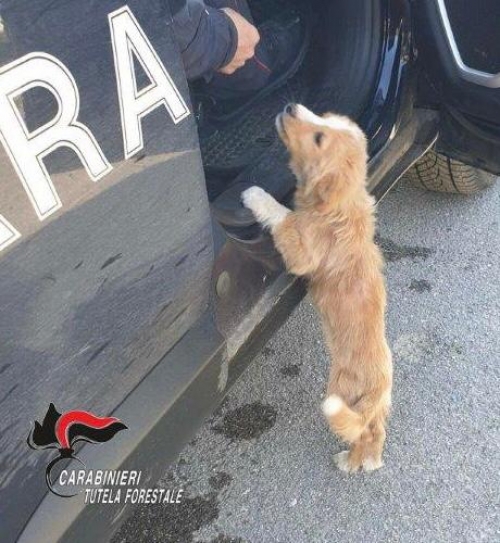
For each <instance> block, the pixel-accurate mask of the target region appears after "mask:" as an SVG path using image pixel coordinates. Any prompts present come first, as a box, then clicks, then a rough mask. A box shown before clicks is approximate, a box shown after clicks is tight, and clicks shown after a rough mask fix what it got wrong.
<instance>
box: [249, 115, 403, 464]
mask: <svg viewBox="0 0 500 543" xmlns="http://www.w3.org/2000/svg"><path fill="white" fill-rule="evenodd" d="M276 125H277V129H278V132H279V135H280V137H281V139H282V140H283V142H284V143H285V145H286V146H287V148H288V150H289V152H290V155H291V160H290V165H291V168H292V170H293V172H294V174H295V175H296V177H297V181H298V184H297V191H296V194H295V206H296V209H295V211H293V212H292V211H290V210H289V209H287V208H286V207H284V206H282V205H281V204H280V203H278V202H277V201H276V200H275V199H274V198H273V197H272V196H271V195H270V194H268V193H267V192H265V191H264V190H262V189H261V188H259V187H251V188H250V189H248V190H246V191H245V192H244V193H243V195H242V199H243V203H244V204H245V206H247V207H248V208H250V209H251V210H252V212H253V213H254V215H255V217H256V219H257V220H258V221H259V222H260V223H261V224H262V225H263V226H265V227H267V228H270V230H271V233H272V235H273V238H274V242H275V245H276V247H277V249H278V251H279V252H280V253H281V255H282V256H283V259H284V261H285V263H286V266H287V268H288V270H289V271H290V272H291V273H293V274H295V275H300V276H305V277H307V278H308V279H309V284H310V293H311V295H312V298H313V300H314V302H315V304H316V306H317V308H318V310H319V312H320V314H321V316H322V320H323V328H324V333H325V337H326V341H327V344H328V347H329V350H330V352H331V355H332V362H333V363H332V369H331V374H330V380H329V384H328V393H327V397H326V400H325V402H324V404H323V411H324V413H325V415H326V417H327V419H328V422H329V424H330V427H331V429H332V430H333V431H334V432H335V433H336V434H337V435H338V436H339V437H340V438H341V439H343V440H344V441H346V442H348V443H350V444H351V447H350V450H349V451H344V452H341V453H339V454H337V455H336V457H335V460H336V463H337V465H338V467H339V468H340V469H342V470H344V471H348V472H351V471H356V470H358V469H359V468H363V469H364V470H365V471H372V470H374V469H377V468H380V467H381V466H382V452H383V447H384V441H385V422H386V417H387V414H388V411H389V407H390V402H391V386H392V361H391V352H390V350H389V347H388V345H387V341H386V338H385V323H384V316H385V305H386V296H385V285H384V278H383V275H382V269H383V258H382V255H381V252H380V250H379V249H378V247H377V246H376V245H375V243H374V241H373V235H374V231H375V219H374V200H373V198H372V197H371V196H370V195H369V194H368V192H367V190H366V165H367V150H366V139H365V136H364V134H363V132H362V131H361V129H360V128H359V127H358V126H357V125H356V124H355V123H354V122H352V121H350V120H349V119H348V118H347V117H341V116H338V115H332V114H328V115H325V116H324V117H318V116H316V115H315V114H314V113H312V112H310V111H309V110H308V109H306V108H305V107H304V106H300V105H288V106H287V107H286V108H285V111H284V112H283V113H281V114H280V115H278V117H277V119H276Z"/></svg>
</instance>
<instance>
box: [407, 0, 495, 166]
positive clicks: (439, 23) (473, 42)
mask: <svg viewBox="0 0 500 543" xmlns="http://www.w3.org/2000/svg"><path fill="white" fill-rule="evenodd" d="M413 9H414V11H415V13H414V15H415V32H416V45H417V49H418V56H419V61H420V64H421V67H422V70H423V72H424V73H425V79H424V80H423V81H421V88H422V89H423V90H424V95H425V98H424V99H425V101H427V102H431V103H434V104H435V105H437V106H438V107H439V108H440V109H441V110H442V115H441V126H440V137H439V140H438V148H437V150H438V151H439V152H442V153H443V154H444V155H446V156H448V157H451V158H452V159H456V160H459V161H461V162H464V163H465V164H470V165H472V166H476V167H478V168H481V169H482V170H485V171H487V172H490V173H493V174H497V175H498V174H500V152H499V151H500V46H499V42H498V21H499V20H500V3H499V2H498V1H497V0H481V1H480V2H470V1H468V0H419V1H418V2H414V3H413Z"/></svg>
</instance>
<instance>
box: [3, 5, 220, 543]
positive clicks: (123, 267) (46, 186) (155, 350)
mask: <svg viewBox="0 0 500 543" xmlns="http://www.w3.org/2000/svg"><path fill="white" fill-rule="evenodd" d="M169 21H170V12H169V5H168V2H165V1H160V0H148V1H146V2H141V1H139V0H130V1H128V2H122V1H119V0H101V1H100V2H81V1H79V0H64V1H62V0H61V1H56V2H54V1H53V0H29V1H28V0H5V1H2V3H1V5H0V109H1V113H0V134H1V138H0V139H1V143H2V144H1V145H0V299H1V302H0V303H1V312H0V466H1V471H0V519H1V529H0V532H1V535H0V539H1V540H2V541H6V542H7V541H13V540H15V539H16V538H17V537H18V536H19V534H20V532H21V531H22V529H23V527H24V526H25V525H26V523H27V521H28V519H29V518H30V516H31V515H32V514H33V512H34V511H35V510H36V509H37V507H38V506H39V504H42V503H46V505H47V503H48V504H49V505H50V507H49V506H47V507H48V510H49V511H52V512H53V517H54V518H48V517H47V516H46V517H44V519H45V520H43V521H42V520H41V518H40V519H39V520H40V522H39V523H35V524H36V526H35V528H30V530H31V531H32V532H31V533H35V534H36V533H37V530H40V532H39V534H40V535H39V538H38V540H39V541H43V540H53V539H51V536H50V534H49V533H47V532H44V530H45V528H46V527H47V526H51V527H53V529H54V532H53V535H54V537H56V534H60V533H63V532H64V530H65V529H66V528H67V526H69V525H70V524H71V522H72V521H70V516H71V515H70V513H68V512H67V510H65V511H66V512H65V513H64V514H60V510H59V509H55V508H58V507H59V506H63V503H66V507H68V503H67V502H69V501H70V500H61V499H60V498H57V497H55V496H51V497H49V496H48V494H47V487H46V485H45V467H46V465H47V463H48V461H49V460H50V458H51V452H50V451H49V452H40V451H33V450H30V449H29V448H28V447H27V445H26V437H27V435H28V432H29V430H30V428H31V427H32V426H33V422H34V420H35V419H37V420H39V421H41V420H42V418H43V416H44V414H45V412H46V411H47V408H48V406H49V404H50V403H51V402H53V403H54V404H55V406H56V408H57V409H58V410H59V411H65V410H68V409H83V410H88V411H91V412H93V413H96V414H98V415H101V416H104V415H109V414H110V413H112V412H114V410H115V409H116V407H117V406H118V405H120V404H121V403H122V402H123V400H124V399H125V398H132V400H133V401H136V400H134V398H133V391H134V390H135V389H136V387H137V386H138V384H139V383H143V382H144V379H145V377H146V376H147V375H149V374H150V372H151V370H152V369H153V368H155V366H156V365H157V364H158V362H159V361H160V360H161V359H162V358H163V359H164V358H165V355H166V354H168V353H170V352H172V351H173V350H174V349H176V348H177V346H178V345H179V344H180V342H181V340H182V339H183V338H184V339H185V338H186V337H187V336H188V335H189V334H190V333H192V331H193V330H195V329H197V327H199V325H200V322H201V321H202V320H203V319H204V317H203V315H205V314H206V308H207V305H208V302H209V291H210V280H211V272H212V265H213V240H212V227H211V222H210V220H211V219H210V212H209V205H208V201H207V196H206V189H205V182H204V174H203V169H202V164H201V159H200V152H199V145H198V138H197V131H196V124H195V120H194V116H193V115H192V114H191V111H190V103H189V94H188V88H187V83H186V80H185V76H184V72H183V67H182V63H181V60H180V55H179V52H178V49H177V46H176V43H175V39H174V36H173V33H172V31H171V28H170V27H169ZM207 330H210V326H209V325H207V323H206V322H204V325H203V332H199V333H197V335H195V337H194V338H193V337H192V338H191V347H192V348H193V349H194V351H193V352H195V351H196V349H198V351H197V354H198V356H196V353H195V354H194V355H193V357H192V359H186V358H182V357H181V356H177V357H176V360H177V362H178V363H179V366H180V369H179V368H177V369H179V371H177V369H175V371H174V368H170V371H171V372H172V373H171V375H170V376H169V378H168V379H166V380H165V386H164V387H163V388H162V389H161V390H159V391H158V390H157V392H156V393H155V394H157V396H155V399H153V397H152V395H153V393H151V396H150V397H144V395H142V396H141V402H142V405H141V409H139V407H138V405H137V404H136V408H135V411H134V410H132V411H131V410H130V409H129V411H128V413H129V419H130V420H124V423H126V424H127V425H128V426H129V430H127V432H123V434H124V436H125V437H123V438H120V439H122V441H120V442H119V445H120V447H121V451H123V454H124V455H125V454H129V453H130V451H132V450H135V449H134V447H133V446H132V445H131V446H130V447H129V448H127V447H126V446H125V445H124V444H125V443H127V444H131V443H134V446H135V444H137V443H139V442H141V440H143V438H144V436H146V435H148V432H149V429H148V428H146V426H145V424H146V423H145V421H144V420H143V421H142V422H138V421H136V423H134V422H133V421H132V419H133V417H134V416H135V414H137V413H138V412H139V411H140V413H139V415H141V416H142V415H144V417H148V416H150V417H151V424H153V423H156V422H158V421H157V420H156V419H154V417H153V415H152V414H151V409H152V406H153V404H155V401H156V400H158V403H157V404H161V405H163V403H165V405H166V404H167V403H168V402H169V401H170V396H169V395H171V396H172V397H174V396H175V391H176V388H175V386H176V385H177V384H178V387H177V388H182V387H184V386H185V382H187V381H188V380H189V378H190V375H192V374H196V373H197V372H198V371H199V368H198V367H197V366H196V364H197V363H198V360H200V359H201V358H202V354H203V353H201V348H200V347H199V345H201V343H203V342H205V343H208V342H209V340H210V342H211V343H210V349H211V350H212V352H215V351H216V350H217V348H218V347H219V337H218V336H217V335H214V334H211V332H210V331H207ZM207 338H208V339H207ZM203 356H204V354H203ZM181 364H183V366H182V367H181ZM167 369H168V368H167ZM179 376H180V377H179ZM177 380H178V381H177ZM158 383H160V382H159V381H158V380H157V384H158ZM160 384H161V383H160ZM169 387H170V388H169ZM160 400H161V401H160ZM162 402H163V403H162ZM132 403H133V402H132ZM157 404H155V405H157ZM150 408H151V409H150ZM139 415H137V416H139ZM140 424H143V426H142V427H141V426H140ZM180 433H182V432H180ZM89 448H90V447H89ZM174 448H175V447H174ZM109 450H111V449H108V451H109ZM52 455H53V451H52ZM146 457H147V456H146ZM146 457H145V458H146ZM147 458H148V460H151V458H149V457H147ZM113 461H115V460H113ZM150 465H151V466H152V463H151V464H150ZM109 467H112V466H109ZM114 467H117V466H116V465H115V466H114ZM151 469H152V468H151ZM51 499H53V500H55V501H50V500H51ZM48 500H49V501H48ZM57 500H59V501H57ZM71 507H74V504H73V505H71V506H70V508H71ZM94 513H95V510H94ZM101 513H102V512H101ZM101 513H100V516H101V517H102V518H101V524H100V526H101V527H102V525H103V524H106V523H108V524H110V522H111V520H110V519H107V518H104V517H106V515H105V514H104V515H102V514H101ZM113 514H114V513H113ZM78 515H79V512H77V513H75V518H76V517H77V516H78ZM49 517H50V515H49ZM33 518H34V517H33ZM85 518H87V517H85ZM103 519H104V520H103ZM44 522H45V524H44ZM65 522H66V523H67V524H66V525H64V523H65ZM58 523H59V524H58ZM61 523H62V524H61ZM94 524H95V526H97V525H98V524H99V523H94ZM94 524H92V525H94ZM33 530H34V532H33ZM58 530H59V531H58ZM80 533H81V532H80ZM91 533H92V530H90V531H89V534H91ZM44 537H48V538H49V539H44Z"/></svg>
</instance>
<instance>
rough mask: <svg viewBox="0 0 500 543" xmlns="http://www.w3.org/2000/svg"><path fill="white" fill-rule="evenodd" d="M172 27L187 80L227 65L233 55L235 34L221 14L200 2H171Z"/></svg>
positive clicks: (230, 23) (236, 42) (230, 24)
mask: <svg viewBox="0 0 500 543" xmlns="http://www.w3.org/2000/svg"><path fill="white" fill-rule="evenodd" d="M171 9H172V16H173V27H174V32H175V36H176V39H177V42H178V44H179V47H180V50H181V55H182V60H183V62H184V67H185V70H186V75H187V77H188V79H189V80H193V79H197V78H200V77H205V78H206V79H210V78H211V76H212V75H213V73H214V72H216V71H217V70H219V69H220V68H222V67H224V66H225V65H226V64H228V63H229V62H230V61H231V60H232V59H233V57H234V55H235V53H236V48H237V46H238V31H237V30H236V27H235V26H234V23H233V22H232V20H231V19H230V17H229V16H228V15H226V13H224V11H222V10H219V9H215V8H212V7H210V6H207V5H206V4H205V3H204V2H203V1H202V0H185V1H182V0H171Z"/></svg>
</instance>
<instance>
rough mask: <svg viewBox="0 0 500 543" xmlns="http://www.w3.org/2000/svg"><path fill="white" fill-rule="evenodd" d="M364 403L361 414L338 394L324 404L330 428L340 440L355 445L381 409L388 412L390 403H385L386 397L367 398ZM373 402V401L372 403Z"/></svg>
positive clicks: (331, 396) (327, 399)
mask: <svg viewBox="0 0 500 543" xmlns="http://www.w3.org/2000/svg"><path fill="white" fill-rule="evenodd" d="M364 400H365V401H363V402H362V404H363V409H361V410H360V412H357V411H354V410H353V409H351V408H350V407H349V406H348V405H347V404H346V403H345V402H344V400H343V399H342V398H341V397H340V396H337V395H336V394H331V395H330V396H328V398H326V400H325V401H324V402H323V413H324V414H325V416H326V418H327V419H328V422H329V424H330V427H331V429H332V431H333V432H335V433H336V434H337V435H338V436H339V437H340V439H342V440H343V441H347V442H348V443H353V442H354V441H357V440H358V439H359V438H360V436H361V434H362V433H363V431H364V430H365V428H366V426H367V424H368V423H369V422H370V421H371V419H372V418H373V416H374V415H376V414H377V412H378V411H379V410H380V408H382V409H384V410H385V411H387V410H388V409H389V402H390V399H389V402H385V401H384V400H385V398H384V395H383V396H382V397H380V396H378V397H377V398H373V399H372V398H365V399H364ZM370 400H371V401H370Z"/></svg>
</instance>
